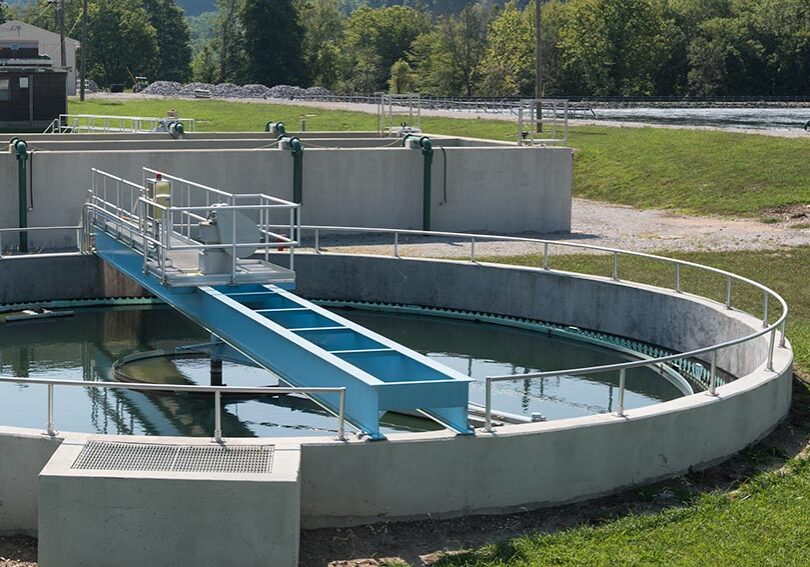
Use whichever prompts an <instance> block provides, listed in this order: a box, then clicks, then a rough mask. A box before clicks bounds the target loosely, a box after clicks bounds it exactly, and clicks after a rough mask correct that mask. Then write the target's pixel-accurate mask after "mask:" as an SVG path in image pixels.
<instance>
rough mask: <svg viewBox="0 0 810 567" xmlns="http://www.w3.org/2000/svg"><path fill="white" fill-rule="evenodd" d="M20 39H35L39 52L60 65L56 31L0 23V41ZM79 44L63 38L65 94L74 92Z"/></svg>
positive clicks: (59, 48) (26, 25)
mask: <svg viewBox="0 0 810 567" xmlns="http://www.w3.org/2000/svg"><path fill="white" fill-rule="evenodd" d="M15 39H20V40H36V41H37V42H39V52H40V54H42V55H47V56H49V57H50V58H51V61H53V64H54V66H56V67H62V66H63V65H62V61H61V58H62V55H61V46H60V38H59V34H58V33H53V32H50V31H48V30H45V29H42V28H38V27H36V26H32V25H31V24H26V23H25V22H19V21H16V20H11V21H8V22H6V23H5V24H0V41H13V40H15ZM80 45H81V42H79V41H77V40H75V39H71V38H69V37H66V38H65V57H66V58H67V61H65V63H64V67H67V69H68V76H67V94H68V96H73V95H75V94H76V50H77V49H78V48H79V46H80Z"/></svg>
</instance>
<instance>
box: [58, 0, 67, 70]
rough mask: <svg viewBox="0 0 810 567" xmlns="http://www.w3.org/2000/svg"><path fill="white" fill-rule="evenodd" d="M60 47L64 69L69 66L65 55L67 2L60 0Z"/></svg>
mask: <svg viewBox="0 0 810 567" xmlns="http://www.w3.org/2000/svg"><path fill="white" fill-rule="evenodd" d="M57 13H58V16H59V40H60V41H59V45H60V56H61V58H62V64H61V66H62V67H65V66H67V56H66V53H65V0H59V10H58V12H57Z"/></svg>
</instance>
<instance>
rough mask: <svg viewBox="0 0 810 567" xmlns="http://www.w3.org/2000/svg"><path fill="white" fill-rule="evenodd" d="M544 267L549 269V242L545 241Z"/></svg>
mask: <svg viewBox="0 0 810 567" xmlns="http://www.w3.org/2000/svg"><path fill="white" fill-rule="evenodd" d="M543 269H544V270H548V242H544V243H543Z"/></svg>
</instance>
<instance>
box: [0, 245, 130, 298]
mask: <svg viewBox="0 0 810 567" xmlns="http://www.w3.org/2000/svg"><path fill="white" fill-rule="evenodd" d="M0 263H2V267H1V268H0V303H22V302H30V301H44V300H48V299H96V298H101V297H142V296H143V295H144V291H143V290H142V289H141V287H140V286H138V285H136V284H134V283H133V282H132V280H130V279H129V278H127V277H126V276H123V275H122V274H121V273H120V272H118V271H117V270H115V269H113V268H111V267H110V266H108V265H106V264H104V263H103V262H102V261H100V260H99V259H98V258H97V257H95V256H63V257H55V258H53V257H52V258H37V257H28V258H6V259H4V260H2V261H0Z"/></svg>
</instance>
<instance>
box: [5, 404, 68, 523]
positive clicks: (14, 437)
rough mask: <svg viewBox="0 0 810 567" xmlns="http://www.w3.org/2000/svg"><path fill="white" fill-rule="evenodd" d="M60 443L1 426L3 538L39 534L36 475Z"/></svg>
mask: <svg viewBox="0 0 810 567" xmlns="http://www.w3.org/2000/svg"><path fill="white" fill-rule="evenodd" d="M44 423H45V408H44V405H43V425H44ZM61 443H62V439H60V438H53V439H52V438H50V437H48V436H46V435H42V433H41V432H39V431H32V430H29V429H17V428H13V427H0V535H12V534H25V535H36V533H37V507H38V497H37V494H38V487H37V475H38V474H39V471H41V470H42V467H44V466H45V463H47V462H48V460H49V459H50V458H51V456H52V455H53V454H54V452H55V451H56V450H57V449H58V448H59V445H60V444H61Z"/></svg>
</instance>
